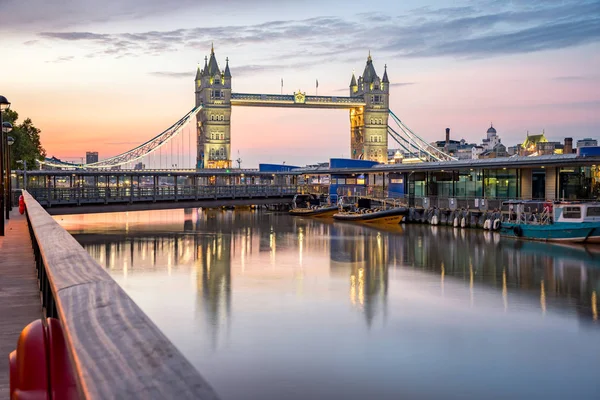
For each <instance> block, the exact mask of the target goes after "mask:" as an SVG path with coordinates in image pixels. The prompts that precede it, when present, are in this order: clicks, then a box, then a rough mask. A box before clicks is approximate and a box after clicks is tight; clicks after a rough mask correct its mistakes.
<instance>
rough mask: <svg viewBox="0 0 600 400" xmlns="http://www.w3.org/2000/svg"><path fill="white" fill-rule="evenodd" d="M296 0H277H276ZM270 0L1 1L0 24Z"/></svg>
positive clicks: (47, 23) (45, 23)
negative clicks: (215, 0) (250, 0)
mask: <svg viewBox="0 0 600 400" xmlns="http://www.w3.org/2000/svg"><path fill="white" fill-rule="evenodd" d="M286 2H288V3H292V2H295V0H279V1H278V3H280V4H281V3H286ZM270 3H271V0H253V1H252V4H251V5H249V4H248V2H247V0H227V1H223V2H216V3H215V2H214V1H210V0H170V1H164V0H103V1H102V4H101V6H99V3H98V1H97V0H27V1H23V0H0V27H1V28H2V29H7V28H8V29H13V30H15V31H22V30H23V28H25V27H27V28H35V29H43V30H47V29H48V28H50V29H66V28H69V27H74V26H81V25H87V24H89V23H103V22H112V21H132V20H140V19H142V18H145V17H153V16H161V17H163V16H167V15H174V14H176V13H178V12H181V11H186V12H188V13H189V12H195V11H199V12H200V15H201V18H204V17H206V15H207V14H206V11H207V10H210V11H209V12H210V13H214V12H216V13H217V15H220V16H221V15H227V13H230V12H231V10H232V9H234V8H241V9H243V8H244V7H245V8H255V7H256V6H257V5H260V4H264V5H266V6H270V5H271V4H270Z"/></svg>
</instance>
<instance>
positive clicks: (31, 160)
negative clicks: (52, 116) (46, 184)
mask: <svg viewBox="0 0 600 400" xmlns="http://www.w3.org/2000/svg"><path fill="white" fill-rule="evenodd" d="M18 119H19V114H18V113H17V112H16V111H14V110H6V111H4V115H3V116H2V120H3V121H8V122H10V123H11V124H12V125H13V130H12V132H11V133H9V136H12V137H13V138H14V139H15V143H14V144H13V145H12V146H10V153H11V154H10V159H11V169H13V170H16V169H22V168H23V165H20V164H17V160H23V161H27V169H37V163H36V160H40V161H42V160H44V158H45V157H46V150H45V149H44V148H43V147H42V143H41V142H40V132H41V131H40V130H39V129H38V128H36V127H35V126H34V125H33V122H32V121H31V119H30V118H27V119H26V120H25V121H23V122H22V123H21V124H17V120H18Z"/></svg>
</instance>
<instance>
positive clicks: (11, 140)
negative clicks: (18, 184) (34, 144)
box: [2, 122, 15, 219]
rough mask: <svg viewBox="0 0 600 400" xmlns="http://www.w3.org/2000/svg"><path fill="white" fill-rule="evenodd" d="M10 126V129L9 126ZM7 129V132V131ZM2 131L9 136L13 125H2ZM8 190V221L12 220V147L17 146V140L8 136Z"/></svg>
mask: <svg viewBox="0 0 600 400" xmlns="http://www.w3.org/2000/svg"><path fill="white" fill-rule="evenodd" d="M7 124H8V125H10V128H9V127H8V126H7ZM5 129H6V130H5ZM2 131H3V132H4V134H8V133H9V132H10V131H12V125H11V124H10V122H3V123H2ZM6 144H7V145H8V146H6V188H7V193H8V196H7V199H6V219H10V215H9V212H10V211H12V180H11V178H10V146H12V145H13V144H15V139H14V138H13V137H12V136H6Z"/></svg>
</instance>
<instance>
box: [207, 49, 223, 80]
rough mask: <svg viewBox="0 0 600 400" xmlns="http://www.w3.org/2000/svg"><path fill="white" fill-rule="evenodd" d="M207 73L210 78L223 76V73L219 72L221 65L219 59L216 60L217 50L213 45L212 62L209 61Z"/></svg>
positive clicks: (211, 50)
mask: <svg viewBox="0 0 600 400" xmlns="http://www.w3.org/2000/svg"><path fill="white" fill-rule="evenodd" d="M207 73H208V75H210V76H215V75H221V71H219V65H218V64H217V59H216V58H215V48H214V46H213V45H212V44H211V46H210V60H209V61H208V70H207Z"/></svg>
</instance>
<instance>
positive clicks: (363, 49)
mask: <svg viewBox="0 0 600 400" xmlns="http://www.w3.org/2000/svg"><path fill="white" fill-rule="evenodd" d="M212 42H214V47H215V53H216V56H217V60H218V61H219V66H220V67H222V68H223V67H224V65H225V57H229V60H230V62H229V65H230V68H231V73H232V75H233V91H234V92H249V93H279V92H280V90H281V87H280V84H281V79H282V78H283V79H284V88H283V90H284V92H285V93H292V92H294V91H297V90H298V89H301V90H302V91H306V92H307V93H311V94H312V93H314V92H315V80H316V79H318V81H319V94H324V95H325V94H330V95H346V94H347V93H348V85H349V82H350V77H351V74H352V71H353V70H355V71H356V72H357V75H358V74H360V73H362V70H363V68H364V64H365V61H366V57H367V55H368V52H369V51H370V52H371V54H372V57H373V61H374V64H375V68H376V70H377V73H378V74H379V76H382V75H383V68H384V64H387V66H388V75H389V78H390V81H391V82H392V86H391V100H390V108H391V109H392V110H393V111H394V112H395V113H396V114H397V115H398V116H399V117H400V118H401V119H402V120H403V121H404V122H405V123H406V124H407V125H408V126H409V127H410V128H411V129H412V130H413V131H415V132H417V133H418V134H420V135H421V136H423V137H424V138H425V139H426V140H428V141H433V140H439V139H441V138H443V136H444V128H446V127H450V128H451V129H452V138H454V139H460V138H465V139H466V140H468V141H473V142H478V143H479V142H480V141H481V138H482V137H483V136H484V135H485V132H486V130H487V128H488V127H489V124H490V122H493V123H494V127H496V129H497V130H498V134H499V135H500V136H501V138H502V142H503V143H504V144H506V145H513V144H515V143H520V142H521V141H522V140H523V138H524V137H525V135H526V132H527V131H530V132H532V133H539V132H541V131H542V129H544V130H545V133H546V136H547V137H548V139H549V140H561V141H562V139H563V138H564V137H565V136H570V137H573V138H574V140H575V141H576V140H577V139H581V138H583V137H594V138H597V137H598V136H600V135H598V131H599V128H600V2H599V1H598V0H591V1H586V0H561V1H559V0H514V1H502V0H486V1H463V2H458V1H453V2H449V1H448V2H441V1H426V2H423V1H414V0H408V1H403V2H400V1H393V0H387V1H379V2H365V1H354V0H344V1H338V0H332V1H322V0H321V1H316V0H304V1H290V0H279V1H277V2H274V1H269V0H257V1H256V0H255V1H249V0H227V1H220V2H212V1H211V2H209V1H204V0H173V1H161V0H105V1H103V2H102V3H99V2H97V1H95V0H27V1H23V0H2V1H0V94H2V95H4V96H6V97H7V98H8V99H9V100H10V101H11V102H12V108H13V109H14V110H16V111H18V112H19V114H20V116H21V117H23V118H24V117H30V118H32V119H33V122H34V124H35V125H36V126H38V127H39V128H40V129H41V130H42V143H43V145H44V146H45V148H46V150H47V152H48V155H49V156H52V155H53V156H57V157H59V158H63V159H68V160H73V161H74V160H78V159H79V157H81V156H84V155H85V152H86V151H98V152H99V153H100V157H101V158H104V157H108V156H112V155H115V154H118V153H121V152H123V151H125V150H128V149H130V148H132V147H134V146H135V145H137V144H139V143H141V142H144V141H146V140H148V139H149V138H151V137H153V136H155V135H156V134H158V133H160V132H161V131H162V130H164V129H165V128H167V127H168V126H169V125H171V124H172V123H174V122H175V121H177V120H178V119H179V118H180V117H182V116H183V115H184V114H185V113H186V112H188V111H189V110H190V109H192V107H193V106H194V95H193V91H194V76H195V70H196V67H197V64H198V63H203V60H204V56H205V55H207V54H208V53H209V52H210V47H211V43H212ZM190 132H191V129H189V132H187V133H186V134H187V135H188V136H185V135H184V137H183V138H182V139H180V142H181V143H180V145H186V144H187V143H188V142H189V134H190ZM349 145H350V138H349V117H348V113H347V111H334V110H290V109H275V108H260V109H258V108H243V107H236V108H234V109H233V113H232V149H233V151H232V158H234V159H235V158H237V154H238V151H239V154H240V157H241V159H242V160H243V162H242V167H247V168H250V167H255V166H256V165H257V164H258V163H259V162H277V163H280V162H282V161H286V163H287V164H297V165H305V164H310V163H315V162H322V161H327V160H328V159H329V158H330V157H340V156H346V157H347V156H349ZM186 147H187V145H186ZM390 147H394V146H393V143H390ZM194 151H195V150H194Z"/></svg>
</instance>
